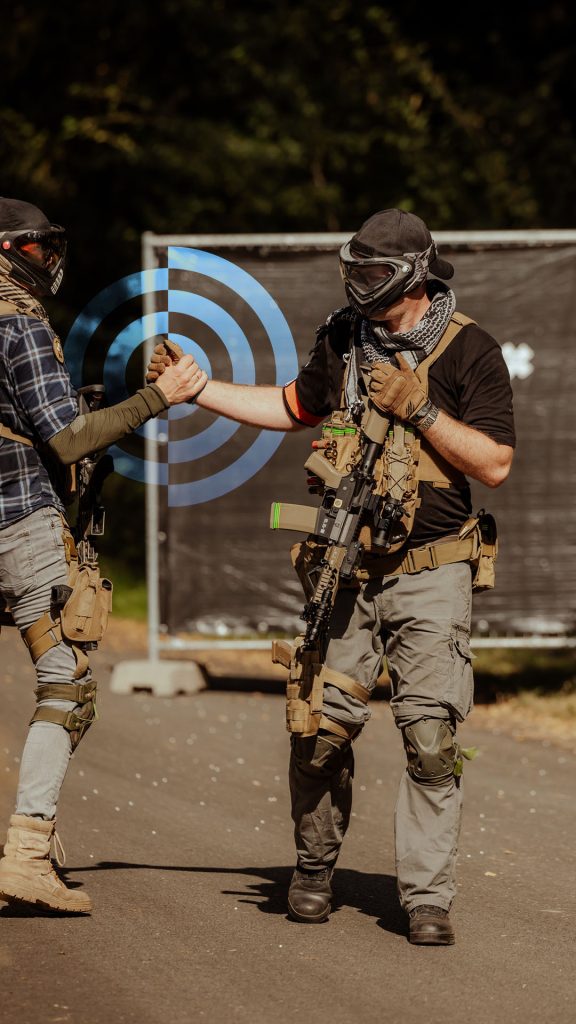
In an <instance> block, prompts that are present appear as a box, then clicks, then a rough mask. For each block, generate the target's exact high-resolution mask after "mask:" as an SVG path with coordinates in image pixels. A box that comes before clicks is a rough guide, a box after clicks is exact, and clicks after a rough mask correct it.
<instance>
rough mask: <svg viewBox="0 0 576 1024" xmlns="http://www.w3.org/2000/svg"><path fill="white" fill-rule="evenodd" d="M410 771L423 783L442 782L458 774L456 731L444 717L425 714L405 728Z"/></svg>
mask: <svg viewBox="0 0 576 1024" xmlns="http://www.w3.org/2000/svg"><path fill="white" fill-rule="evenodd" d="M402 735H403V738H404V749H405V750H406V757H407V759H408V774H409V775H410V777H411V778H412V779H414V781H415V782H419V783H421V785H423V786H440V785H441V784H442V783H443V782H447V781H448V780H449V779H450V778H453V776H454V766H455V764H456V757H457V749H456V744H455V743H454V733H453V730H452V729H451V728H450V726H449V724H448V722H445V721H444V720H443V719H441V718H421V719H420V721H418V722H415V723H414V724H413V725H406V726H404V728H403V729H402Z"/></svg>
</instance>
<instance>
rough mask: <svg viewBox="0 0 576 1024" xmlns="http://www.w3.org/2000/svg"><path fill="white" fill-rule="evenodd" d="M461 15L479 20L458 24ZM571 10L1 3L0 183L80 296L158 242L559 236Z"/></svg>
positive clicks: (567, 217) (222, 0)
mask: <svg viewBox="0 0 576 1024" xmlns="http://www.w3.org/2000/svg"><path fill="white" fill-rule="evenodd" d="M470 19H472V20H471V21H470ZM575 20H576V19H575V17H574V14H573V8H572V6H571V5H568V3H566V2H564V0H561V2H552V3H550V4H548V5H543V4H541V3H538V2H534V0H529V2H527V3H526V4H524V5H523V9H522V14H521V16H518V13H517V11H515V10H514V8H513V7H508V6H507V5H505V4H502V3H499V4H495V3H492V2H487V3H484V4H482V5H475V6H473V7H469V6H468V5H463V4H454V5H452V4H450V3H447V4H444V5H440V6H438V5H433V4H429V5H424V4H420V3H415V2H414V0H405V2H404V3H403V4H399V5H394V4H388V3H385V4H382V3H371V2H370V0H368V2H366V3H359V2H358V0H305V2H302V0H276V2H275V3H271V2H269V0H250V2H249V0H211V2H208V0H164V2H163V3H162V4H152V3H150V2H148V0H127V3H125V4H124V5H118V4H117V3H116V2H115V0H100V2H99V3H98V4H95V3H94V2H93V0H74V2H71V0H60V3H58V4H46V3H45V2H44V0H30V2H28V3H26V4H24V3H22V2H12V3H10V2H8V3H7V4H6V5H5V16H4V31H3V32H2V35H1V37H0V60H1V66H2V99H1V101H0V133H1V140H2V141H1V153H2V171H1V180H2V193H3V194H4V195H11V194H12V195H21V196H24V197H27V198H29V199H30V200H32V201H36V202H38V203H39V204H40V205H44V206H45V207H46V208H47V209H48V210H49V211H50V213H51V215H52V217H53V218H54V219H56V220H59V221H60V222H62V223H65V224H66V225H67V226H68V227H69V229H70V234H71V238H72V242H73V252H74V267H75V278H77V286H76V288H74V289H73V290H70V291H69V294H70V296H71V297H72V295H74V300H73V301H74V304H76V301H77V297H78V289H80V292H85V293H86V294H88V293H89V292H90V286H89V285H86V287H85V288H84V286H83V285H82V281H84V280H85V277H86V274H87V271H89V272H90V276H91V277H92V279H93V280H94V277H96V278H97V279H98V283H100V282H101V281H105V280H109V279H110V274H111V273H112V274H113V273H117V272H122V271H125V272H127V271H129V270H132V269H134V268H135V267H136V266H137V265H138V262H139V256H140V253H139V243H140V235H141V232H142V231H143V230H146V229H149V230H153V231H171V232H181V231H191V232H192V231H193V232H202V231H210V232H214V231H215V232H219V231H232V232H234V231H281V230H308V231H313V230H348V229H353V228H354V226H355V225H357V224H358V223H359V222H360V221H361V220H363V219H364V218H365V217H366V216H367V215H369V213H370V212H372V211H374V210H375V209H381V208H382V207H385V206H392V205H402V206H405V207H407V208H411V209H415V210H417V211H418V212H420V213H421V214H422V215H423V216H424V217H425V218H426V219H428V220H429V222H430V223H431V225H432V226H433V227H435V228H437V229H440V228H444V229H446V228H453V229H466V228H515V227H516V228H521V227H571V226H574V224H575V223H576V204H575V203H574V201H573V200H574V192H575V186H574V180H575V171H576V139H575V137H574V110H575V109H576V104H575V99H576V97H575V91H576V90H575V85H574V74H573V68H574V50H575V37H574V27H575Z"/></svg>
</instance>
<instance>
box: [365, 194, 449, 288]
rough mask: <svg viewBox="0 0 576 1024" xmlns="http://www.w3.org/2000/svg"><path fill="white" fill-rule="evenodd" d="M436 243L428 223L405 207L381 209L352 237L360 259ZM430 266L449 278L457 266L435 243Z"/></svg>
mask: <svg viewBox="0 0 576 1024" xmlns="http://www.w3.org/2000/svg"><path fill="white" fill-rule="evenodd" d="M432 244H433V239H432V235H431V234H430V232H429V230H428V228H427V227H426V224H425V223H424V221H423V220H421V219H420V217H417V216H416V214H414V213H408V212H407V211H406V210H396V209H394V210H380V211H379V212H378V213H374V214H373V215H372V216H371V217H369V218H368V220H366V221H364V223H363V224H362V227H361V228H360V229H359V230H358V231H357V232H356V234H355V235H354V237H353V238H351V239H350V251H351V253H352V254H353V255H354V256H358V257H359V258H360V259H362V258H364V259H371V258H374V257H378V256H404V255H407V254H408V253H421V252H426V249H429V248H430V246H431V245H432ZM428 269H429V271H430V273H431V274H434V275H435V277H441V278H442V279H443V280H445V281H448V280H449V279H450V278H451V277H452V276H453V274H454V267H453V266H452V264H451V263H448V261H447V260H441V259H440V257H439V256H438V255H437V253H436V246H434V250H433V257H432V259H431V260H430V263H429V264H428Z"/></svg>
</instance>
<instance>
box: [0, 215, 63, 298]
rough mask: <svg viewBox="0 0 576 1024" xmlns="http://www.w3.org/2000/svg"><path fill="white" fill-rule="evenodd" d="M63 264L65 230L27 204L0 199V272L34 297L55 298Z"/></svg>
mask: <svg viewBox="0 0 576 1024" xmlns="http://www.w3.org/2000/svg"><path fill="white" fill-rule="evenodd" d="M65 260H66V232H65V230H64V228H62V227H60V225H59V224H51V223H50V221H49V220H48V219H47V218H46V217H45V216H44V214H43V213H42V211H41V210H39V209H38V208H37V207H36V206H32V205H31V204H30V203H25V202H21V201H20V200H18V199H4V198H0V271H2V270H3V271H4V272H5V273H6V274H7V275H8V277H9V278H10V279H11V280H13V281H14V282H16V283H17V284H20V285H23V286H24V287H25V288H26V289H27V290H28V291H30V292H31V293H32V294H33V295H36V296H39V297H40V296H43V295H55V294H56V292H57V291H58V289H59V287H60V285H61V283H62V278H63V276H64V264H65Z"/></svg>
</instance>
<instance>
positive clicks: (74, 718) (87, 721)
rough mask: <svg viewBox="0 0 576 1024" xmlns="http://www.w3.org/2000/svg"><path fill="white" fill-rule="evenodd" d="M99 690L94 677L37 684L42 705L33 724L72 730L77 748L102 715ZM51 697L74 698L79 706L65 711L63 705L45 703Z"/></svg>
mask: <svg viewBox="0 0 576 1024" xmlns="http://www.w3.org/2000/svg"><path fill="white" fill-rule="evenodd" d="M96 689H97V684H96V683H95V682H94V681H93V680H91V681H90V682H89V683H44V684H42V685H41V686H37V687H36V690H35V693H36V702H37V705H38V706H37V708H36V711H35V712H34V715H33V716H32V718H31V719H30V725H32V724H33V723H34V722H52V724H53V725H61V726H62V728H63V729H66V731H67V732H69V733H70V742H71V744H72V750H75V749H76V747H77V746H78V744H79V743H80V740H81V739H82V737H83V736H84V733H85V732H86V730H87V729H89V728H90V726H91V725H92V722H94V721H95V719H96V718H97V717H98V716H97V713H96ZM47 700H69V701H73V702H74V704H76V707H75V708H74V710H73V711H62V710H61V709H60V708H53V707H50V705H47V704H44V703H42V702H43V701H47Z"/></svg>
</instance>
